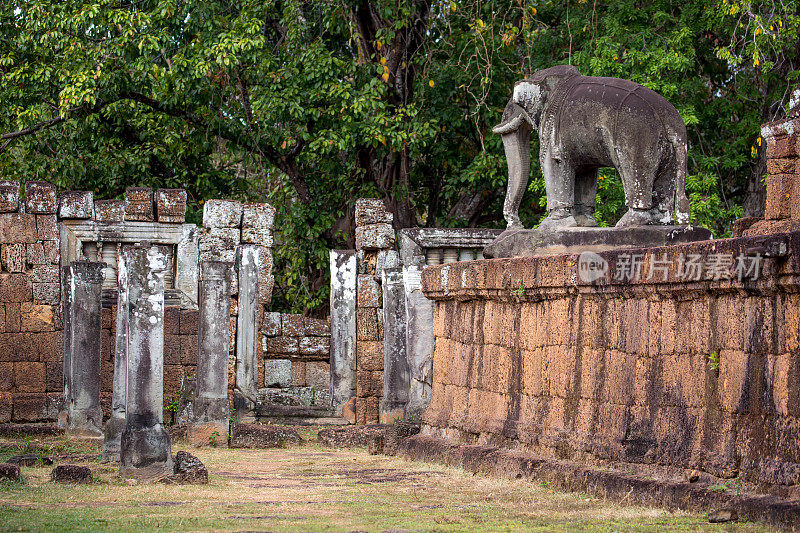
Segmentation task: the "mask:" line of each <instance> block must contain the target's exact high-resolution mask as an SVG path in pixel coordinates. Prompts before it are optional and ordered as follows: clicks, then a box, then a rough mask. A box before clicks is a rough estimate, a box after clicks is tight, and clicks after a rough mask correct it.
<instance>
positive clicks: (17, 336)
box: [0, 181, 274, 455]
mask: <svg viewBox="0 0 800 533" xmlns="http://www.w3.org/2000/svg"><path fill="white" fill-rule="evenodd" d="M185 212H186V191H184V190H182V189H159V190H157V191H155V192H154V191H152V190H151V189H147V188H140V187H138V188H131V189H129V190H128V191H127V193H126V195H125V198H124V199H123V200H95V199H94V197H93V194H92V193H91V192H84V191H66V192H63V193H62V194H61V195H60V196H59V194H58V191H57V190H56V187H55V186H53V185H52V184H49V183H45V182H33V181H31V182H27V183H26V184H25V191H24V198H22V194H21V191H20V186H19V183H17V182H8V181H5V182H0V264H1V265H2V271H0V315H2V316H0V423H2V422H43V421H53V420H56V418H57V417H58V414H59V411H60V410H61V409H62V407H63V405H64V403H63V398H64V379H65V376H64V360H63V357H62V352H63V347H64V342H65V327H66V326H67V325H66V324H65V316H64V313H63V310H62V294H64V292H65V286H64V284H63V282H62V279H61V276H60V275H59V269H60V266H67V265H69V264H70V263H72V262H73V261H79V260H88V261H94V262H102V263H104V264H105V266H104V267H103V271H102V274H103V281H102V286H101V291H102V292H101V294H102V296H101V298H102V317H101V328H102V329H101V331H100V337H99V339H100V340H99V343H95V344H97V345H99V347H100V353H101V359H100V368H99V377H100V406H101V408H102V409H103V412H104V418H105V419H108V418H109V416H110V415H111V412H112V403H114V404H115V406H116V407H115V408H114V411H115V412H116V413H117V415H119V416H116V419H117V421H118V422H119V420H121V419H122V416H123V415H122V413H124V405H123V404H122V403H121V402H120V401H115V402H112V391H113V390H114V387H113V383H114V374H115V369H114V364H115V359H116V360H117V361H120V358H119V357H116V358H115V355H114V352H115V344H117V342H116V339H117V337H118V334H119V333H120V332H118V331H117V320H116V318H117V307H116V304H117V298H118V291H117V284H118V282H119V280H118V277H119V272H118V265H119V258H120V254H121V253H122V250H123V248H124V247H126V246H129V245H132V244H136V243H149V244H150V245H157V246H163V247H164V251H165V253H166V263H167V267H166V270H165V273H164V287H165V288H164V300H165V304H166V307H165V309H164V336H163V346H164V366H163V371H164V378H163V382H164V394H163V395H164V402H165V404H170V403H172V402H173V401H175V402H177V400H178V397H179V394H180V390H181V384H182V382H183V380H184V378H185V377H186V376H194V374H195V367H196V364H197V355H198V337H197V336H198V317H199V315H198V282H199V264H200V261H201V260H226V261H231V262H233V261H235V260H236V254H237V249H239V248H241V247H243V246H247V247H250V248H252V249H253V250H254V252H255V254H256V257H257V258H258V261H257V263H256V265H255V267H256V269H257V272H256V275H255V277H254V279H255V281H256V282H257V283H256V284H257V285H258V293H257V294H258V296H257V302H256V305H251V306H250V309H251V310H253V309H254V310H255V312H254V313H252V314H251V315H250V316H251V317H257V319H258V321H257V322H256V323H254V324H252V327H249V326H251V323H250V322H247V321H244V323H242V321H241V320H240V316H239V312H238V306H237V304H238V301H239V298H240V296H239V291H238V285H239V284H238V283H237V281H238V277H237V276H235V277H234V279H233V284H232V287H231V293H232V295H231V305H230V309H231V316H230V328H231V338H232V342H231V348H230V350H231V354H230V355H231V357H230V365H229V366H230V368H229V376H228V379H229V390H230V391H231V392H232V391H233V390H235V388H236V364H237V359H236V358H237V357H240V358H241V357H243V355H242V353H241V352H236V349H237V344H236V338H237V330H239V329H248V327H249V329H248V331H251V338H252V340H253V342H252V343H251V344H249V346H250V347H252V349H251V350H250V352H249V353H250V354H252V353H253V350H255V355H256V362H255V367H256V372H257V373H258V375H259V376H260V377H259V381H258V383H261V380H263V361H264V355H263V352H262V351H261V349H260V348H261V346H262V345H263V342H261V336H262V335H263V332H262V330H261V326H260V324H261V316H262V315H263V313H264V312H265V311H266V309H267V308H268V306H269V302H270V300H271V296H272V285H273V277H272V273H271V270H272V246H273V240H272V224H273V221H274V209H272V207H271V206H269V205H267V204H240V203H238V202H232V201H209V202H207V203H206V205H205V206H204V221H205V223H204V225H203V226H202V227H198V226H196V225H194V224H187V223H186V222H185ZM250 301H251V302H252V300H250ZM254 320H255V319H253V320H251V322H253V321H254ZM240 324H241V326H240ZM243 344H244V343H242V345H243ZM120 363H121V361H120ZM259 386H260V385H259ZM120 398H121V397H120ZM64 413H65V415H66V411H64ZM173 415H174V413H172V412H170V413H167V416H168V417H171V416H173ZM63 422H64V423H65V424H66V416H65V417H64V420H63ZM113 425H114V424H112V426H113ZM116 427H117V430H119V423H117V424H116ZM117 435H118V431H117ZM115 453H116V452H115V451H113V450H112V451H111V454H112V455H114V454H115Z"/></svg>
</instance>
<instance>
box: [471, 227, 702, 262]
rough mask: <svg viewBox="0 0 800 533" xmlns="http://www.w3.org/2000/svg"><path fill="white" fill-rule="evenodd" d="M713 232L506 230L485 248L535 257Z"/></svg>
mask: <svg viewBox="0 0 800 533" xmlns="http://www.w3.org/2000/svg"><path fill="white" fill-rule="evenodd" d="M711 238H712V236H711V232H710V231H708V230H707V229H705V228H699V227H693V226H638V227H632V228H586V227H572V228H561V229H557V230H554V231H546V230H539V229H522V230H508V231H504V232H503V233H502V234H500V236H499V237H497V238H496V239H495V240H494V241H492V243H491V244H489V245H488V246H487V247H486V248H484V250H483V255H484V257H486V258H495V259H496V258H501V257H532V256H535V255H556V254H563V253H582V252H605V251H607V250H617V249H621V248H654V247H658V246H668V245H671V244H681V243H686V242H694V241H705V240H709V239H711Z"/></svg>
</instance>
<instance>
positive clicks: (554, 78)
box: [492, 65, 580, 229]
mask: <svg viewBox="0 0 800 533" xmlns="http://www.w3.org/2000/svg"><path fill="white" fill-rule="evenodd" d="M573 76H580V72H578V69H577V68H575V67H573V66H571V65H558V66H555V67H551V68H548V69H544V70H540V71H537V72H536V73H535V74H534V75H533V76H531V77H530V78H526V79H524V80H522V81H519V82H517V83H516V85H515V86H514V94H513V96H512V97H511V100H510V101H509V102H508V105H506V108H505V110H504V111H503V120H502V122H501V123H500V124H498V125H497V126H495V127H494V128H492V131H493V132H494V133H499V134H500V135H502V138H503V147H504V148H505V152H506V160H507V162H508V192H507V194H506V201H505V204H504V206H503V216H504V217H505V219H506V222H507V223H508V228H509V229H521V228H522V222H521V221H520V219H519V206H520V204H521V202H522V195H523V194H524V192H525V189H526V187H527V184H528V176H529V174H530V168H531V164H530V163H531V160H530V157H531V156H530V135H531V130H532V129H533V130H537V131H538V130H539V129H540V127H541V121H542V114H543V111H544V108H545V106H546V105H547V103H548V102H549V101H550V100H551V99H552V96H553V94H554V92H556V91H557V89H558V87H559V86H560V85H562V84H563V82H564V81H565V80H567V79H569V78H572V77H573ZM540 133H541V132H540Z"/></svg>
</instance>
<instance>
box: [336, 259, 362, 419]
mask: <svg viewBox="0 0 800 533" xmlns="http://www.w3.org/2000/svg"><path fill="white" fill-rule="evenodd" d="M357 279H358V274H357V264H356V252H355V251H354V250H331V406H332V407H333V408H334V409H335V411H336V415H337V416H341V417H343V418H345V419H347V420H348V421H349V422H351V423H354V422H355V392H356V280H357Z"/></svg>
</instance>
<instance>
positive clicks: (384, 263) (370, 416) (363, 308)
mask: <svg viewBox="0 0 800 533" xmlns="http://www.w3.org/2000/svg"><path fill="white" fill-rule="evenodd" d="M392 220H393V215H392V213H390V212H388V211H387V210H386V207H385V206H384V205H383V202H382V201H381V200H370V199H359V200H357V201H356V260H357V272H358V278H357V289H356V290H357V300H356V372H355V381H356V387H355V405H354V408H355V412H354V415H355V420H354V421H355V423H357V424H374V423H377V422H379V420H380V413H381V399H382V398H383V395H384V391H385V388H384V381H383V380H384V366H385V360H384V322H385V321H384V302H383V290H382V288H381V283H382V280H383V271H384V270H385V269H391V268H397V267H398V266H399V256H398V253H397V252H396V251H395V250H394V244H395V233H394V228H393V227H392ZM400 371H401V372H402V370H400ZM401 379H402V378H401ZM393 408H394V406H393V407H392V409H393Z"/></svg>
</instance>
